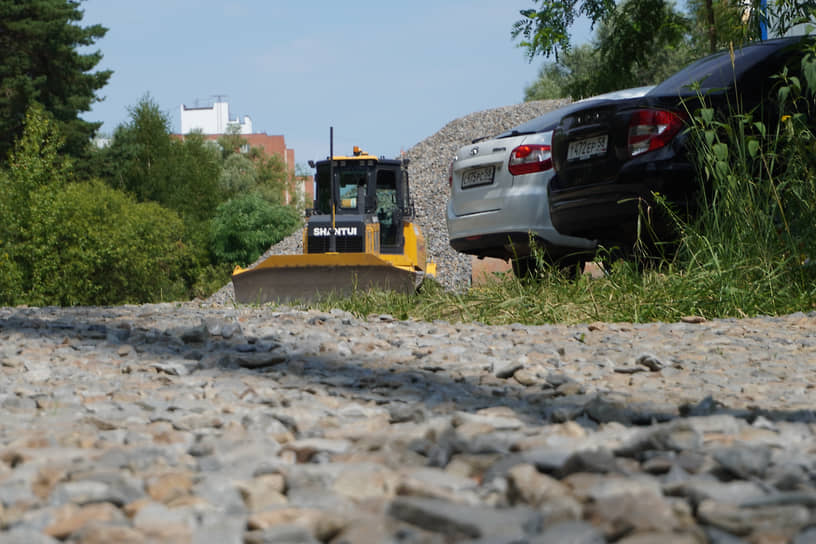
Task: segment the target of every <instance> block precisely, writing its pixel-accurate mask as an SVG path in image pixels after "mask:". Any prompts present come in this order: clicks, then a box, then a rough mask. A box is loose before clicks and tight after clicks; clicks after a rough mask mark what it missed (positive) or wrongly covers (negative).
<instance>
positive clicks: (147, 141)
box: [104, 94, 172, 202]
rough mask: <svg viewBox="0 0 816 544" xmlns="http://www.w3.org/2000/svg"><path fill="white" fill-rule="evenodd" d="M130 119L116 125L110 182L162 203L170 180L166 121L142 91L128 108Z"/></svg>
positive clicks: (138, 196)
mask: <svg viewBox="0 0 816 544" xmlns="http://www.w3.org/2000/svg"><path fill="white" fill-rule="evenodd" d="M129 113H130V120H129V121H128V122H127V123H125V124H122V125H119V126H118V127H116V130H115V131H114V134H113V142H112V143H111V146H110V148H108V149H107V150H105V151H104V153H105V154H106V155H108V157H109V159H108V160H107V161H106V162H107V168H108V170H109V175H110V177H109V178H108V179H109V181H110V183H111V185H112V186H113V187H114V188H117V189H124V190H125V191H128V192H129V193H131V194H133V195H134V196H135V197H136V199H137V200H139V201H140V202H144V201H147V200H152V201H155V202H165V201H166V200H167V197H168V191H169V190H170V183H171V171H170V169H169V168H168V166H169V165H170V162H171V154H172V149H171V140H170V120H169V118H168V117H167V115H166V114H164V113H163V112H162V111H161V109H160V108H159V105H158V104H157V103H156V101H155V100H154V99H153V98H152V97H151V96H150V95H149V94H146V95H145V96H143V97H142V99H141V100H139V102H138V104H136V105H135V106H133V107H131V108H129Z"/></svg>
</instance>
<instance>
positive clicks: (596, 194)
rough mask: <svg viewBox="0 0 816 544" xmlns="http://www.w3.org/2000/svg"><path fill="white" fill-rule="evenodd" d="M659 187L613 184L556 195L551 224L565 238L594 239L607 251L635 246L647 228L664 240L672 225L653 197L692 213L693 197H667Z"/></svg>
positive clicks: (553, 194) (686, 194) (552, 199)
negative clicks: (622, 245)
mask: <svg viewBox="0 0 816 544" xmlns="http://www.w3.org/2000/svg"><path fill="white" fill-rule="evenodd" d="M656 185H657V184H655V183H648V182H647V183H643V184H630V185H622V184H617V183H611V184H604V185H592V186H584V187H574V188H571V189H569V190H565V191H553V192H551V194H550V199H549V202H550V218H551V221H552V224H553V226H554V227H555V228H556V229H557V230H558V231H559V232H561V233H563V234H565V235H568V236H577V237H588V238H589V237H591V238H593V239H596V240H598V242H599V243H600V244H601V245H604V246H607V247H609V246H614V245H619V244H632V243H634V242H635V241H636V238H637V236H638V233H639V232H640V233H641V234H643V233H645V232H646V230H645V229H646V228H647V227H646V225H648V228H650V229H652V231H653V232H655V233H656V234H657V235H658V236H661V237H662V236H664V235H665V234H666V233H668V232H670V231H671V230H672V228H671V221H670V219H669V218H668V216H667V214H666V210H665V208H664V207H663V206H662V205H661V204H660V203H658V200H657V199H656V198H655V196H654V193H659V194H662V195H663V196H664V197H665V202H666V204H668V205H669V206H671V207H672V208H674V209H676V210H680V211H687V210H690V208H691V205H692V204H693V196H692V195H691V194H690V193H689V192H687V191H683V192H676V193H675V194H670V195H666V194H665V193H663V192H662V191H660V190H659V189H658V188H657V187H656ZM660 185H661V186H662V184H660Z"/></svg>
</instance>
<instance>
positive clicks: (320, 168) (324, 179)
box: [313, 149, 413, 253]
mask: <svg viewBox="0 0 816 544" xmlns="http://www.w3.org/2000/svg"><path fill="white" fill-rule="evenodd" d="M316 166H317V172H316V176H315V183H316V198H315V210H314V212H313V214H319V215H331V213H332V199H333V201H334V213H335V214H336V215H341V216H342V215H352V214H353V215H361V216H365V217H369V218H372V220H373V218H376V221H377V222H379V224H380V251H381V252H382V253H401V252H402V251H403V247H404V244H405V240H404V234H403V223H404V222H405V220H406V219H410V217H411V216H412V215H413V211H412V207H411V206H410V195H409V193H408V172H407V171H406V170H405V168H403V165H402V162H401V161H399V160H389V159H381V158H379V159H378V158H377V157H374V156H371V155H366V154H364V153H362V152H359V153H358V150H357V149H355V155H354V156H353V157H334V165H331V164H330V162H329V161H328V160H325V161H320V162H318V163H317V165H316ZM332 166H333V170H334V179H332V172H331V171H332Z"/></svg>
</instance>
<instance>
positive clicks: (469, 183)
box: [462, 166, 495, 189]
mask: <svg viewBox="0 0 816 544" xmlns="http://www.w3.org/2000/svg"><path fill="white" fill-rule="evenodd" d="M494 170H495V168H494V167H492V166H480V167H479V168H470V169H469V170H465V171H464V172H462V189H467V188H468V187H475V186H476V185H487V184H489V183H493V172H494Z"/></svg>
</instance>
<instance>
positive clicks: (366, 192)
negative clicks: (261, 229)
mask: <svg viewBox="0 0 816 544" xmlns="http://www.w3.org/2000/svg"><path fill="white" fill-rule="evenodd" d="M330 147H331V148H332V149H331V151H330V155H329V157H331V159H329V158H327V159H326V160H323V161H318V162H317V163H312V162H310V165H311V166H312V167H314V168H315V170H316V171H315V200H314V208H313V209H311V210H309V211H307V220H306V226H305V228H304V229H303V253H302V254H300V255H272V256H270V257H268V258H267V259H265V260H263V261H261V262H260V263H258V264H257V265H256V266H254V267H253V268H248V269H244V268H240V267H237V268H236V269H235V271H234V272H233V274H232V283H233V286H234V288H235V300H236V302H239V303H243V304H253V303H263V302H301V301H302V302H309V301H314V300H317V299H319V298H322V297H325V296H328V295H329V294H335V295H338V296H347V295H350V294H351V293H353V292H354V291H355V290H363V291H364V290H368V289H382V290H393V291H398V292H404V293H412V292H414V291H415V290H416V289H418V288H419V286H420V284H421V283H422V281H423V279H424V277H425V276H426V275H427V276H435V275H436V265H435V264H434V263H432V262H429V261H428V259H427V255H426V247H425V238H424V237H423V235H422V232H421V231H420V229H419V226H418V225H417V224H416V223H415V219H416V213H415V209H414V205H413V201H412V199H411V195H410V192H409V188H408V170H407V168H406V165H407V161H406V160H404V159H385V158H384V157H376V156H374V155H369V154H368V153H366V152H364V151H362V150H361V149H360V148H358V147H356V146H355V147H354V150H353V153H352V155H350V156H335V155H334V151H333V145H332V146H330Z"/></svg>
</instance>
